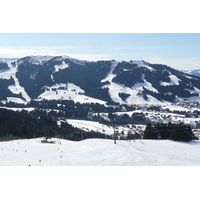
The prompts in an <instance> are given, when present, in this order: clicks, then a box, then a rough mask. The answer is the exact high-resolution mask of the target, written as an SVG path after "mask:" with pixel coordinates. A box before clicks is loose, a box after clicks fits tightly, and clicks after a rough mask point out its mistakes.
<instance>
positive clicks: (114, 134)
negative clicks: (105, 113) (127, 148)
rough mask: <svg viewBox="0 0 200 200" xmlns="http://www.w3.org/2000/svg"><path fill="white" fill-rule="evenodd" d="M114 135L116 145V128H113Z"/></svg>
mask: <svg viewBox="0 0 200 200" xmlns="http://www.w3.org/2000/svg"><path fill="white" fill-rule="evenodd" d="M113 133H114V135H113V139H114V144H116V133H115V128H114V127H113Z"/></svg>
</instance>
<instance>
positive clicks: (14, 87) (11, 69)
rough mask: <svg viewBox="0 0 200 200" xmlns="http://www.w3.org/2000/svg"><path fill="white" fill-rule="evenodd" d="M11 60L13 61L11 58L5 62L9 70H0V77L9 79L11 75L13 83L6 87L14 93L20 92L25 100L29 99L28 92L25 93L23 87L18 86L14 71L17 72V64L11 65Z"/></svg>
mask: <svg viewBox="0 0 200 200" xmlns="http://www.w3.org/2000/svg"><path fill="white" fill-rule="evenodd" d="M11 62H13V60H10V61H8V62H7V64H8V67H9V70H7V71H4V72H0V78H1V79H10V78H11V77H12V78H13V79H14V82H15V85H10V86H8V89H9V90H10V91H11V92H12V93H14V94H20V93H21V94H22V96H23V98H24V99H26V101H30V100H31V98H30V97H29V96H28V94H27V93H26V91H25V90H24V88H23V87H21V86H20V84H19V81H18V79H17V78H16V72H17V67H18V66H17V65H16V66H13V65H12V64H11ZM13 99H14V98H13ZM14 101H15V100H14ZM22 101H23V100H22V99H21V102H22ZM15 102H17V101H15Z"/></svg>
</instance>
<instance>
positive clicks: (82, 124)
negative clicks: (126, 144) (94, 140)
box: [67, 119, 114, 135]
mask: <svg viewBox="0 0 200 200" xmlns="http://www.w3.org/2000/svg"><path fill="white" fill-rule="evenodd" d="M67 122H68V123H69V124H71V125H72V126H73V127H76V128H80V129H83V130H84V131H97V132H101V133H106V134H107V135H112V134H113V131H114V130H113V128H112V127H109V126H106V125H104V124H101V123H99V122H94V121H88V120H75V119H67Z"/></svg>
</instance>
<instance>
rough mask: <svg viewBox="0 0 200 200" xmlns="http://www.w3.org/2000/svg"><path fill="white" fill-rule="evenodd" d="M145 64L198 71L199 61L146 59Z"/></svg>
mask: <svg viewBox="0 0 200 200" xmlns="http://www.w3.org/2000/svg"><path fill="white" fill-rule="evenodd" d="M146 61H147V62H150V63H154V64H164V65H168V66H170V67H172V68H174V69H179V70H185V69H200V60H199V59H198V58H184V59H176V60H171V59H164V58H161V57H154V58H148V60H146Z"/></svg>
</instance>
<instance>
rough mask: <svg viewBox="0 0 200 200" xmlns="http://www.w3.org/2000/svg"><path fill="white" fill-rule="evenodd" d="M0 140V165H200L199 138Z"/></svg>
mask: <svg viewBox="0 0 200 200" xmlns="http://www.w3.org/2000/svg"><path fill="white" fill-rule="evenodd" d="M41 139H42V138H36V139H30V140H13V141H9V142H0V145H1V148H0V165H1V166H29V165H31V166H40V165H41V166H199V165H200V157H199V148H200V142H199V141H192V142H189V143H187V142H186V143H184V142H173V141H169V140H134V141H122V140H120V141H117V144H114V143H113V140H106V139H87V140H83V141H80V142H73V141H68V140H59V139H56V138H52V141H55V142H56V144H43V143H41Z"/></svg>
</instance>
